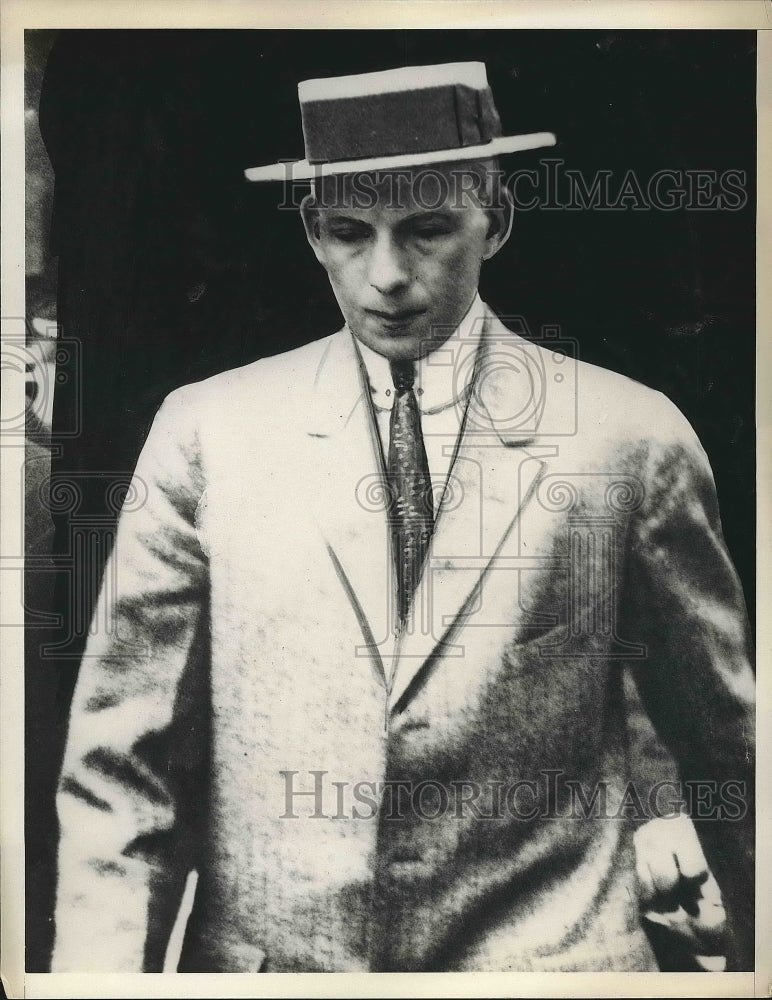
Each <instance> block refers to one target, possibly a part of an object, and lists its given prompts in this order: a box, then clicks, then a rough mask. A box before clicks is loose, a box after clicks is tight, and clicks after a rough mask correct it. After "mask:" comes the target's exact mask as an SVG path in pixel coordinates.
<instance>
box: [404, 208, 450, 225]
mask: <svg viewBox="0 0 772 1000" xmlns="http://www.w3.org/2000/svg"><path fill="white" fill-rule="evenodd" d="M452 217H453V212H452V211H451V209H449V208H444V207H441V208H422V209H419V210H418V211H417V212H411V213H410V215H406V216H405V217H404V218H403V219H401V220H400V222H414V221H415V220H416V219H450V218H452Z"/></svg>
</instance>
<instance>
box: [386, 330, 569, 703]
mask: <svg viewBox="0 0 772 1000" xmlns="http://www.w3.org/2000/svg"><path fill="white" fill-rule="evenodd" d="M496 335H501V336H502V337H503V338H505V339H504V340H503V343H504V344H505V345H506V344H511V345H512V346H515V347H517V346H518V345H522V344H524V343H525V342H523V341H522V340H521V339H520V338H518V337H517V336H516V335H515V334H512V333H511V332H510V331H508V330H506V328H505V327H503V325H502V324H500V323H499V321H498V320H497V319H496V317H495V316H493V315H492V314H491V313H490V312H488V314H487V318H486V330H485V333H484V340H483V343H482V345H481V354H480V359H481V364H480V366H479V368H478V374H477V377H476V382H475V388H474V391H473V394H472V396H471V398H470V401H469V405H468V407H467V411H466V419H465V422H464V427H463V431H462V434H461V438H460V442H459V445H458V448H457V452H456V457H455V460H454V463H453V466H452V468H451V474H450V479H449V482H448V492H447V495H446V497H445V499H444V501H443V504H442V505H441V506H440V510H439V512H438V516H437V520H436V523H435V530H434V535H433V538H432V544H431V547H430V550H429V555H428V558H427V563H426V567H425V570H424V574H423V578H422V580H421V584H420V586H419V590H418V592H417V593H416V597H415V602H414V618H413V622H412V623H411V624H412V627H411V629H409V630H408V631H407V632H406V634H405V635H404V636H403V637H402V639H401V641H400V642H399V643H397V647H396V649H395V651H394V661H395V662H394V664H393V674H392V676H393V682H392V687H391V692H390V698H389V704H390V707H391V709H392V711H395V712H399V711H402V709H403V708H404V707H405V705H406V704H407V702H408V701H409V700H410V699H411V697H412V696H413V694H414V693H415V692H416V691H417V690H418V689H419V688H420V687H421V686H422V685H423V683H424V682H425V681H426V679H427V678H428V676H429V674H430V673H431V671H432V670H433V668H434V666H435V665H436V664H437V663H438V662H439V660H440V659H441V658H442V657H443V656H453V655H461V654H462V653H463V650H462V649H461V647H456V646H454V637H455V636H456V635H457V633H458V632H459V630H460V628H461V627H462V626H463V624H464V623H465V621H466V620H467V619H468V618H469V617H470V616H471V615H472V614H473V613H474V612H475V610H476V602H477V598H478V596H479V594H480V588H481V586H482V583H483V580H484V578H485V575H486V573H487V572H488V571H489V569H490V567H491V563H492V561H493V560H494V559H495V557H496V555H497V554H498V552H499V551H500V549H501V548H502V546H503V545H504V543H505V541H506V540H507V538H508V537H509V535H510V533H511V531H512V530H513V528H514V526H515V523H516V521H517V518H518V516H519V515H520V513H521V511H522V510H523V508H524V507H525V506H526V505H527V504H528V503H529V501H530V500H531V498H532V496H533V494H534V492H535V490H536V487H537V485H538V482H539V480H540V479H541V477H542V476H543V474H544V470H545V462H544V461H543V458H544V457H547V456H548V455H553V454H554V453H555V451H556V448H555V447H554V446H548V447H544V446H542V445H536V444H535V443H534V442H535V439H536V431H537V429H538V423H539V416H540V414H539V412H536V411H534V414H533V415H532V418H531V419H524V420H523V421H520V422H519V421H517V420H514V421H513V420H512V413H513V412H516V411H517V405H518V397H519V396H523V395H525V394H528V395H533V386H532V380H531V375H530V373H529V372H527V371H525V366H524V364H522V363H519V364H518V363H517V361H516V358H517V351H515V352H512V353H511V355H510V363H508V364H503V365H498V366H497V365H495V364H490V365H489V366H488V367H487V370H486V365H487V362H488V361H489V360H490V359H492V358H493V356H494V353H495V352H496V348H495V347H494V343H495V338H496ZM524 350H527V351H528V352H531V353H532V351H533V347H532V346H531V345H527V346H526V347H525V348H524ZM513 425H514V426H513Z"/></svg>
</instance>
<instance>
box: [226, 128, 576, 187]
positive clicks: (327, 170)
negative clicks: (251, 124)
mask: <svg viewBox="0 0 772 1000" xmlns="http://www.w3.org/2000/svg"><path fill="white" fill-rule="evenodd" d="M556 141H557V140H556V139H555V136H554V134H553V133H552V132H531V133H529V134H528V135H510V136H501V137H500V138H497V139H491V140H490V142H486V143H482V144H480V145H478V146H464V147H462V148H460V149H459V148H456V149H434V150H431V151H430V152H427V153H403V154H401V155H399V156H379V157H374V158H369V159H364V160H340V161H338V162H336V163H309V162H308V160H288V161H285V162H283V163H269V164H268V165H267V166H265V167H249V168H248V169H246V170H245V171H244V176H245V177H246V179H247V180H248V181H290V182H291V181H311V180H317V179H319V178H320V177H329V176H332V175H335V174H359V173H365V172H370V171H373V170H396V169H399V168H400V167H416V166H427V165H429V164H432V163H457V162H462V161H464V160H487V159H490V157H493V156H503V155H504V154H506V153H520V152H523V151H524V150H527V149H541V148H542V147H544V146H554V145H555V143H556Z"/></svg>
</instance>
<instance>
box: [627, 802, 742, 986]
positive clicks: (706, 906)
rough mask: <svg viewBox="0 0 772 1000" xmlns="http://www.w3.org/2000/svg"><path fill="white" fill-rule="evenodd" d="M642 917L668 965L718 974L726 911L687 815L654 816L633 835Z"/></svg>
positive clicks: (724, 946) (721, 969)
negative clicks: (657, 817)
mask: <svg viewBox="0 0 772 1000" xmlns="http://www.w3.org/2000/svg"><path fill="white" fill-rule="evenodd" d="M635 852H636V870H637V875H638V889H639V899H640V905H641V911H642V917H643V919H644V920H645V921H647V922H648V924H649V928H648V930H649V933H650V937H651V938H652V941H653V944H654V946H655V950H657V951H658V958H660V961H662V958H661V956H660V954H659V952H660V951H662V952H664V953H665V954H666V957H667V964H668V966H670V964H671V963H675V964H676V965H677V966H679V967H683V966H684V964H685V965H686V967H687V968H688V967H690V966H691V968H694V969H703V970H705V971H709V972H721V971H723V969H724V966H725V964H726V958H725V950H726V944H727V941H726V937H727V931H726V913H725V911H724V906H723V903H722V901H721V892H720V890H719V888H718V884H717V883H716V880H715V878H714V877H713V875H712V873H711V871H710V869H709V868H708V863H707V861H706V860H705V855H704V854H703V853H702V848H701V846H700V842H699V840H698V838H697V833H696V831H695V829H694V826H693V825H692V821H691V820H690V819H689V817H688V816H673V817H671V818H662V819H654V820H651V821H650V822H649V823H645V824H644V825H643V826H641V827H640V828H639V829H638V830H637V831H636V833H635Z"/></svg>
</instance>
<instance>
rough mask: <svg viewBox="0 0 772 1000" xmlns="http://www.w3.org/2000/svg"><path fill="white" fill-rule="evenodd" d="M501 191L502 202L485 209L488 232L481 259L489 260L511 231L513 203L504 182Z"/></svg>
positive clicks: (513, 211) (499, 248)
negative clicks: (494, 206) (495, 206)
mask: <svg viewBox="0 0 772 1000" xmlns="http://www.w3.org/2000/svg"><path fill="white" fill-rule="evenodd" d="M501 193H502V198H503V201H504V204H502V205H499V206H498V207H497V208H486V210H485V212H486V214H487V216H488V232H487V234H486V237H485V252H484V253H483V258H482V259H483V260H490V259H491V257H493V256H494V255H495V254H497V253H498V252H499V250H501V248H502V247H503V246H504V244H505V243H506V242H507V240H508V239H509V234H510V233H511V232H512V221H513V219H514V215H515V203H514V200H513V198H512V192H511V191H510V190H509V188H508V187H507V186H506V185H505V184H502V186H501Z"/></svg>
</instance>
